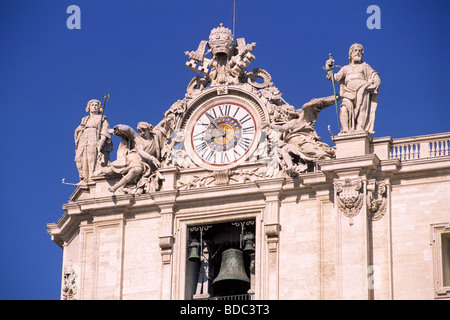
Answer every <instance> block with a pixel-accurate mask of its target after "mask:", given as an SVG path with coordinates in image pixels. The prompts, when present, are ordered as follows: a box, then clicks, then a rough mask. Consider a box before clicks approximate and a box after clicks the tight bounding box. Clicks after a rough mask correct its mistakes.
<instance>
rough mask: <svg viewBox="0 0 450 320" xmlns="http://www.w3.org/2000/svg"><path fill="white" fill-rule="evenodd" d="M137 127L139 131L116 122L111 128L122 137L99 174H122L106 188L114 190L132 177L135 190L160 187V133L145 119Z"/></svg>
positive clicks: (152, 189) (116, 134)
mask: <svg viewBox="0 0 450 320" xmlns="http://www.w3.org/2000/svg"><path fill="white" fill-rule="evenodd" d="M137 130H138V132H139V134H138V133H137V132H136V131H134V130H133V129H132V128H131V127H129V126H127V125H123V124H119V125H116V126H115V127H114V129H112V130H111V132H112V133H113V134H114V135H115V136H118V137H120V138H122V141H121V142H120V145H119V147H118V149H117V159H116V160H115V161H113V162H111V164H110V165H108V166H107V167H106V168H103V169H102V170H101V171H100V172H98V174H104V175H106V176H108V175H113V174H120V175H122V178H121V179H120V181H118V182H117V183H116V184H115V185H113V186H112V187H110V188H109V191H111V192H113V193H114V192H115V191H116V190H117V189H119V188H120V187H124V186H126V185H127V184H128V183H130V182H134V181H136V190H137V191H136V192H137V193H140V192H143V191H155V190H158V189H159V181H160V178H161V177H160V175H159V173H158V172H157V169H158V168H159V166H160V160H159V159H160V153H161V147H160V145H159V141H160V138H159V135H160V133H159V132H158V131H155V130H153V126H152V125H151V124H149V123H147V122H139V123H138V126H137ZM138 178H139V179H138ZM143 189H145V190H143Z"/></svg>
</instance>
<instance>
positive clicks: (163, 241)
mask: <svg viewBox="0 0 450 320" xmlns="http://www.w3.org/2000/svg"><path fill="white" fill-rule="evenodd" d="M176 195H177V191H176V190H169V191H159V192H156V193H154V194H153V195H152V197H153V199H154V200H155V204H156V205H157V206H158V207H159V209H160V210H161V211H160V215H161V231H160V232H161V233H160V236H159V247H160V248H161V257H162V268H161V299H162V300H170V299H171V298H172V253H173V252H172V248H173V243H174V239H175V238H174V234H173V220H174V208H175V201H176Z"/></svg>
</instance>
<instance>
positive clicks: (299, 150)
mask: <svg viewBox="0 0 450 320" xmlns="http://www.w3.org/2000/svg"><path fill="white" fill-rule="evenodd" d="M333 103H334V96H331V97H326V98H318V99H312V100H311V101H309V102H308V103H305V104H304V105H303V106H302V108H301V109H299V110H297V111H295V114H293V115H291V116H293V117H294V118H293V119H292V120H290V121H288V122H286V123H285V124H282V125H279V124H276V123H263V125H262V128H263V129H264V128H267V127H270V128H271V129H274V130H278V131H280V132H281V133H282V134H281V137H280V138H281V142H282V143H283V145H282V147H281V149H280V154H281V157H282V159H283V161H284V162H285V164H286V172H287V173H288V174H298V173H301V172H305V171H306V170H307V169H308V162H316V161H317V160H322V159H330V158H333V157H334V155H335V150H334V148H330V147H329V146H328V145H327V144H326V143H323V142H322V139H321V138H320V137H319V136H318V135H317V132H316V130H315V129H314V124H315V122H316V120H317V118H318V117H319V112H320V111H321V110H322V109H324V108H326V107H329V106H330V105H332V104H333Z"/></svg>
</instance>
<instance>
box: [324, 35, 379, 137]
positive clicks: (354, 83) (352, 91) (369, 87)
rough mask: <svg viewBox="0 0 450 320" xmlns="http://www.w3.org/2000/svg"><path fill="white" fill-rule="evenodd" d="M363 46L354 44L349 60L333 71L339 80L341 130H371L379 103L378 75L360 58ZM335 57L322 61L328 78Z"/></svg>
mask: <svg viewBox="0 0 450 320" xmlns="http://www.w3.org/2000/svg"><path fill="white" fill-rule="evenodd" d="M363 55H364V48H363V46H362V45H361V44H359V43H355V44H353V45H352V46H351V47H350V49H349V53H348V59H349V61H350V63H349V64H348V65H346V66H344V67H343V68H342V69H341V70H339V72H338V73H336V74H335V75H334V80H335V81H336V82H338V81H340V94H339V95H340V96H341V98H342V103H341V106H340V110H341V111H340V122H341V133H347V132H354V131H367V132H370V133H373V132H374V131H373V129H374V121H375V111H376V109H377V103H378V88H379V86H380V85H381V81H380V76H379V75H378V73H377V72H376V71H374V70H373V69H372V67H371V66H369V65H368V64H367V63H365V62H363V60H362V58H363ZM333 66H334V60H333V59H328V60H327V61H326V63H325V69H326V70H328V72H327V79H328V80H332V76H333V75H332V67H333Z"/></svg>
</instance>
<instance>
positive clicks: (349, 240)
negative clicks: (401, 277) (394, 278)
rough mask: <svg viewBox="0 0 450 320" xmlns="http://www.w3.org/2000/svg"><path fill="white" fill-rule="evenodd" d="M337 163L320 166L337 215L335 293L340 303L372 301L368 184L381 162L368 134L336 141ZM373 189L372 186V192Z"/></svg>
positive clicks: (339, 138)
mask: <svg viewBox="0 0 450 320" xmlns="http://www.w3.org/2000/svg"><path fill="white" fill-rule="evenodd" d="M333 140H334V141H335V143H336V147H337V150H336V159H332V160H327V161H323V162H321V169H322V171H323V172H324V173H326V174H327V176H329V177H332V178H333V185H334V208H335V214H336V263H335V265H336V289H337V290H336V291H337V297H338V298H339V299H345V300H354V299H362V300H366V299H372V298H373V290H371V284H369V282H370V279H369V277H370V275H371V271H372V270H371V269H370V266H372V265H373V242H372V225H371V222H372V221H371V220H369V212H368V205H367V203H368V196H367V195H368V184H369V181H371V180H370V179H371V178H372V177H374V176H376V174H377V170H378V168H379V166H380V159H379V158H378V157H377V156H376V155H375V154H372V153H371V152H373V146H372V145H371V144H372V141H373V140H372V135H371V134H370V133H367V132H362V133H352V134H340V135H339V136H336V137H333ZM370 188H371V187H370V186H369V189H370Z"/></svg>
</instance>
